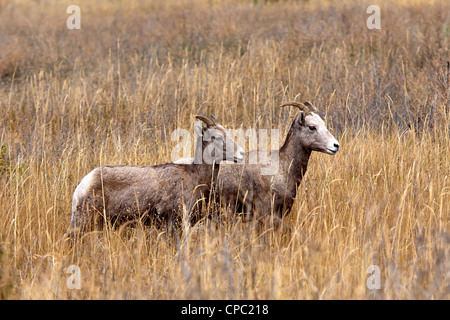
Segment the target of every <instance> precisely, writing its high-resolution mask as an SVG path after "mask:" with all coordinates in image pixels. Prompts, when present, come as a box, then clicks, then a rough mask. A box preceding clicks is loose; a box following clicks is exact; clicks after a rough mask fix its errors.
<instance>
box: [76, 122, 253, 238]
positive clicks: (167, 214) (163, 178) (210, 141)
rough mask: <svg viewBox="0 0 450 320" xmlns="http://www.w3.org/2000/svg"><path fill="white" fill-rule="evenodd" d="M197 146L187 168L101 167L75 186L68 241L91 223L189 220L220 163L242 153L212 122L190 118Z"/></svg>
mask: <svg viewBox="0 0 450 320" xmlns="http://www.w3.org/2000/svg"><path fill="white" fill-rule="evenodd" d="M196 118H197V119H199V120H201V121H203V123H204V124H205V126H202V125H195V126H194V129H195V132H196V134H197V144H196V145H197V146H196V150H195V154H194V156H195V161H194V163H193V164H174V163H166V164H161V165H156V166H147V167H137V166H103V167H99V168H96V169H94V170H92V171H91V172H90V173H89V174H88V175H86V176H85V177H84V178H83V179H82V180H81V182H80V183H79V184H78V186H77V188H76V189H75V192H74V194H73V199H72V219H71V223H70V229H69V235H70V236H72V237H73V236H75V235H79V234H82V233H83V232H85V231H86V230H87V229H88V227H89V226H90V225H92V223H93V221H94V219H95V217H98V218H101V219H99V222H101V221H102V220H103V219H106V220H109V221H114V222H116V223H119V222H121V221H124V220H130V219H136V218H146V217H148V218H150V219H152V220H153V221H156V222H163V221H178V220H179V219H180V213H181V212H183V210H186V212H187V213H188V217H189V218H192V216H193V215H194V212H195V210H196V209H199V205H200V204H201V199H202V198H206V199H208V196H209V191H210V187H211V184H212V182H214V181H215V179H216V177H217V174H218V171H219V163H220V162H221V161H222V160H229V161H234V162H242V161H243V160H244V155H245V151H244V150H243V149H242V148H241V147H240V146H239V145H238V144H237V143H235V141H234V140H233V139H231V137H230V135H228V134H227V131H226V130H225V129H224V128H223V127H222V126H221V125H220V124H219V123H218V122H217V121H216V119H215V118H214V116H211V119H208V118H205V117H202V116H196Z"/></svg>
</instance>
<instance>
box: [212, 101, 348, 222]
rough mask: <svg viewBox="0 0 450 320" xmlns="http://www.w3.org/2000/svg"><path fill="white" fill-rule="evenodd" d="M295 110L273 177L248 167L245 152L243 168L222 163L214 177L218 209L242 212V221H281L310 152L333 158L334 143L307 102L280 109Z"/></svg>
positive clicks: (255, 166)
mask: <svg viewBox="0 0 450 320" xmlns="http://www.w3.org/2000/svg"><path fill="white" fill-rule="evenodd" d="M285 106H294V107H297V108H298V109H299V110H300V112H299V113H298V115H297V116H296V117H295V120H294V121H293V122H292V125H291V127H290V129H289V132H288V134H287V136H286V140H285V142H284V144H283V146H282V147H281V148H280V150H272V151H271V154H273V153H274V152H278V156H279V167H278V172H277V173H276V174H274V175H262V174H261V171H260V169H261V165H259V164H251V162H250V163H249V161H248V160H249V159H253V157H254V156H255V154H254V152H257V151H251V152H247V153H246V155H245V158H246V161H245V164H228V163H223V164H222V165H221V168H220V173H219V177H218V194H219V196H220V199H219V201H220V202H221V205H222V206H224V205H225V206H226V207H227V208H228V210H230V209H231V211H232V213H236V212H237V211H238V212H239V211H240V209H242V210H243V214H244V218H248V217H250V216H251V215H253V216H255V217H264V216H267V215H268V214H270V213H274V214H275V217H277V216H278V217H281V216H282V215H283V214H286V213H288V212H289V211H290V208H291V206H292V204H293V202H294V199H295V196H296V193H297V188H298V186H299V184H300V182H301V180H302V178H303V176H304V174H305V172H306V168H307V166H308V160H309V157H310V155H311V152H312V151H319V152H324V153H327V154H331V155H334V154H336V153H337V152H338V150H339V143H338V141H337V140H336V139H335V138H334V137H333V136H332V135H331V134H330V132H329V131H328V130H327V128H326V126H325V123H324V121H323V120H322V119H321V118H320V116H319V115H317V114H316V113H315V112H312V110H314V111H315V108H314V107H313V105H312V104H311V102H309V101H307V102H305V103H304V104H301V103H298V102H287V103H285V104H283V105H282V107H285Z"/></svg>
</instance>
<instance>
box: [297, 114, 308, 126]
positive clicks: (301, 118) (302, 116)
mask: <svg viewBox="0 0 450 320" xmlns="http://www.w3.org/2000/svg"><path fill="white" fill-rule="evenodd" d="M305 117H306V115H305V113H304V112H303V111H300V112H299V113H298V116H297V122H298V124H300V125H303V124H304V123H305Z"/></svg>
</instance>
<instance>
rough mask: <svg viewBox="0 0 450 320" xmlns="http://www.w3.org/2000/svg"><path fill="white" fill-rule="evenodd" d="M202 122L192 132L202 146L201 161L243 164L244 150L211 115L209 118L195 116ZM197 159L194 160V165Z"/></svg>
mask: <svg viewBox="0 0 450 320" xmlns="http://www.w3.org/2000/svg"><path fill="white" fill-rule="evenodd" d="M195 118H196V119H197V120H200V121H202V122H203V124H204V125H203V126H202V125H200V124H195V125H194V131H195V133H196V134H197V136H198V138H199V139H201V144H202V159H203V161H204V162H205V163H207V164H213V163H220V162H221V161H223V160H227V161H233V162H238V163H239V162H243V161H244V158H245V150H244V149H242V147H241V146H239V145H238V144H237V143H236V142H235V141H234V140H233V138H232V136H231V135H230V134H228V132H227V131H226V130H225V128H224V127H223V126H222V125H221V124H220V123H219V122H218V121H217V119H216V118H215V117H214V116H213V115H211V118H206V117H203V116H196V117H195ZM196 160H197V159H194V163H196V162H195V161H196Z"/></svg>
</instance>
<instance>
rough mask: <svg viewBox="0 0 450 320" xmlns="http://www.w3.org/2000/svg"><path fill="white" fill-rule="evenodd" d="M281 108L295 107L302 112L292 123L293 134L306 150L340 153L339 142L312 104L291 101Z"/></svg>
mask: <svg viewBox="0 0 450 320" xmlns="http://www.w3.org/2000/svg"><path fill="white" fill-rule="evenodd" d="M281 106H282V107H286V106H294V107H297V108H298V109H299V110H300V112H299V113H298V115H297V116H296V117H295V120H294V122H293V123H292V126H291V131H292V132H291V134H292V135H293V136H292V138H293V139H295V141H298V142H299V143H300V144H301V145H302V147H303V148H304V149H306V150H310V151H319V152H324V153H327V154H332V155H334V154H336V153H337V152H338V151H339V142H338V141H337V140H336V139H335V138H334V137H333V136H332V135H331V133H330V132H329V131H328V129H327V127H326V125H325V122H324V121H323V120H322V118H321V117H320V116H319V115H318V114H317V109H316V107H314V105H313V104H312V103H311V102H309V101H306V102H304V103H299V102H295V101H291V102H286V103H284V104H282V105H281Z"/></svg>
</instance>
